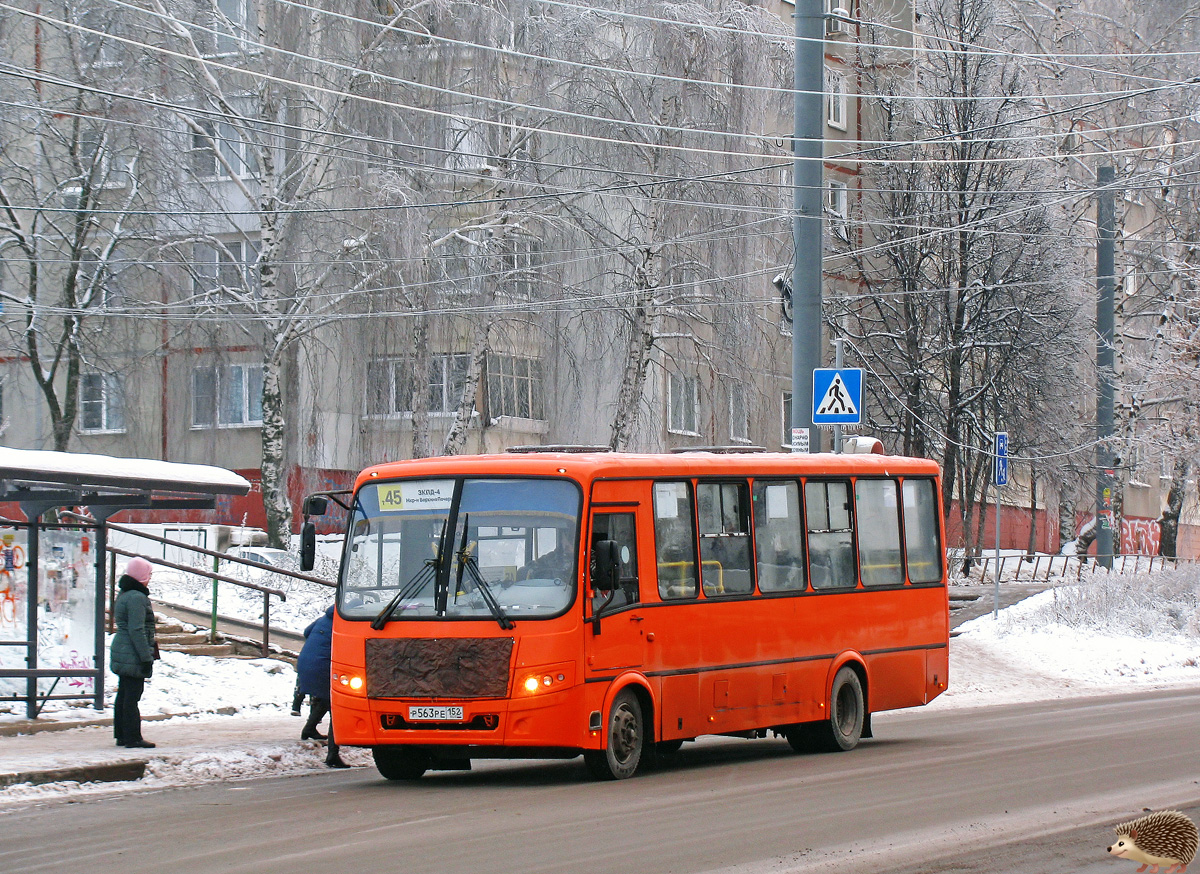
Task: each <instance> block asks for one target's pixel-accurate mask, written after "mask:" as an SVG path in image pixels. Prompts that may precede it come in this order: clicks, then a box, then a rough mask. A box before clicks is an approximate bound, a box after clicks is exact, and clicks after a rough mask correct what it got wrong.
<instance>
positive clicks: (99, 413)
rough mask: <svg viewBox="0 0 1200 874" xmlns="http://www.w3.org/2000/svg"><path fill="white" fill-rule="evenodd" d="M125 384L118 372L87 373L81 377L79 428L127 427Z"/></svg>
mask: <svg viewBox="0 0 1200 874" xmlns="http://www.w3.org/2000/svg"><path fill="white" fill-rule="evenodd" d="M124 395H125V385H124V380H123V379H122V377H120V376H118V375H117V374H115V373H84V374H82V375H81V376H80V378H79V430H81V431H91V432H96V431H124V430H125V396H124Z"/></svg>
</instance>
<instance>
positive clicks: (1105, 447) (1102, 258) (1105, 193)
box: [1096, 167, 1117, 570]
mask: <svg viewBox="0 0 1200 874" xmlns="http://www.w3.org/2000/svg"><path fill="white" fill-rule="evenodd" d="M1115 182H1116V176H1115V174H1114V172H1113V168H1112V167H1100V168H1099V169H1098V170H1097V171H1096V185H1097V187H1098V188H1099V192H1098V195H1097V197H1098V201H1097V203H1096V561H1097V562H1098V563H1099V564H1101V565H1102V566H1104V567H1106V568H1108V569H1109V570H1112V565H1113V530H1112V522H1113V517H1112V512H1113V485H1114V482H1115V477H1114V476H1113V452H1112V444H1111V442H1110V441H1111V439H1112V435H1113V383H1114V382H1115V381H1116V380H1115V375H1116V374H1115V369H1114V360H1113V351H1114V338H1113V335H1114V333H1115V331H1114V326H1113V309H1114V302H1113V297H1114V295H1115V291H1116V237H1117V228H1116V191H1115V185H1114V183H1115Z"/></svg>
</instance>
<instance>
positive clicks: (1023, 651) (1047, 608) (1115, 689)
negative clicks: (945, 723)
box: [934, 565, 1200, 707]
mask: <svg viewBox="0 0 1200 874" xmlns="http://www.w3.org/2000/svg"><path fill="white" fill-rule="evenodd" d="M1198 595H1200V569H1197V568H1196V567H1194V566H1191V565H1189V566H1185V567H1181V568H1179V569H1168V570H1157V571H1155V572H1153V573H1149V572H1139V573H1130V574H1109V573H1106V572H1103V571H1099V572H1095V573H1086V574H1084V575H1083V576H1082V577H1081V578H1080V579H1079V580H1078V582H1071V583H1068V584H1066V585H1059V586H1056V587H1054V588H1052V589H1049V590H1047V591H1044V592H1041V593H1040V594H1037V595H1034V596H1032V597H1030V598H1027V599H1025V600H1024V601H1022V602H1020V603H1019V604H1016V605H1014V606H1012V607H1008V608H1006V609H1004V610H1001V611H1000V614H999V616H998V618H993V617H992V616H991V615H990V614H989V615H987V616H983V617H980V618H979V619H973V620H971V621H969V622H966V623H963V624H962V625H961V626H959V628H958V632H959V635H958V636H957V637H955V638H954V639H953V640H951V643H950V688H949V690H948V691H947V692H946V693H945V694H943V695H942V696H941V698H939V699H938V700H937V701H935V702H934V706H941V707H948V706H976V705H985V704H1004V703H1011V702H1017V701H1030V700H1046V699H1053V698H1067V697H1073V696H1077V695H1089V694H1090V695H1096V694H1116V693H1121V692H1129V691H1134V690H1138V689H1152V688H1161V687H1165V686H1192V685H1200V609H1198V608H1197V599H1198Z"/></svg>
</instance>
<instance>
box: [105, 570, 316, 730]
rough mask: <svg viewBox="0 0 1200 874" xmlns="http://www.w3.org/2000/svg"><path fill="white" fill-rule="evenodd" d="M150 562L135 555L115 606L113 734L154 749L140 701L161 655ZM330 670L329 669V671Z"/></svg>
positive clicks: (112, 658)
mask: <svg viewBox="0 0 1200 874" xmlns="http://www.w3.org/2000/svg"><path fill="white" fill-rule="evenodd" d="M152 570H153V568H151V566H150V562H148V561H146V559H144V558H142V557H141V556H137V557H135V558H131V559H130V560H129V563H128V564H127V565H125V573H124V574H122V575H121V579H120V580H118V581H117V586H118V588H120V590H121V594H119V595H118V596H117V601H116V604H114V605H113V619H114V621H115V622H116V626H117V631H116V633H115V634H114V635H113V639H112V649H111V650H110V654H109V664H110V666H111V667H112V672H113V673H114V674H116V675H117V700H116V702H115V704H114V706H113V735H114V737H115V738H116V741H117V746H119V747H134V748H151V747H153V746H154V744H152V743H150V741H148V740H144V739H143V738H142V714H141V712H140V711H139V709H138V702H139V701H140V700H141V699H142V692H144V691H145V689H146V681H147V680H148V679H150V677H151V675H152V674H153V673H154V660H155V659H156V658H158V642H157V640H156V639H155V627H154V608H153V607H151V606H150V589H149V583H150V572H151V571H152ZM326 673H328V671H326Z"/></svg>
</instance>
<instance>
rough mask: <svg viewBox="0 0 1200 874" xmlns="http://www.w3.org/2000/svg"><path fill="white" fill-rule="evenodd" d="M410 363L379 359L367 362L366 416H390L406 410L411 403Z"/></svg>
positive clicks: (406, 360)
mask: <svg viewBox="0 0 1200 874" xmlns="http://www.w3.org/2000/svg"><path fill="white" fill-rule="evenodd" d="M411 374H412V361H411V360H410V359H407V358H379V359H376V360H374V361H369V362H367V415H368V416H391V415H395V414H396V413H401V412H404V411H405V410H408V409H409V407H410V406H411V402H412V380H411V379H410V375H411Z"/></svg>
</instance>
